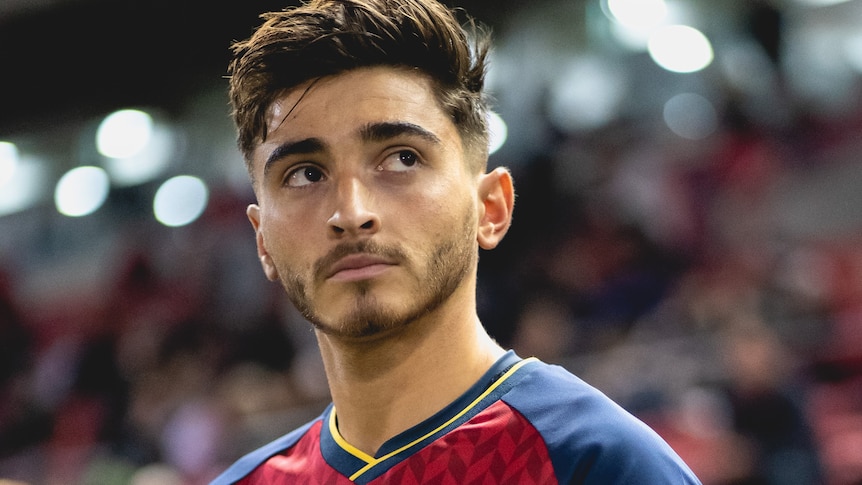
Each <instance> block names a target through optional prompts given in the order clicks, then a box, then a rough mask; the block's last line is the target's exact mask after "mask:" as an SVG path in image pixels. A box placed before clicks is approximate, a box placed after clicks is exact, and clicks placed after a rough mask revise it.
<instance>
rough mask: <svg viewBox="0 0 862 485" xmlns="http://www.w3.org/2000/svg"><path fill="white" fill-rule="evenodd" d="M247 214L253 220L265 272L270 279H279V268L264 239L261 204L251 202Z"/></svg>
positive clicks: (259, 254) (258, 254)
mask: <svg viewBox="0 0 862 485" xmlns="http://www.w3.org/2000/svg"><path fill="white" fill-rule="evenodd" d="M245 214H246V215H247V216H248V220H249V221H251V226H252V227H253V228H254V237H255V241H256V242H257V257H258V259H260V265H261V266H262V267H263V272H264V274H266V277H267V279H269V280H270V281H278V270H277V269H276V268H275V264H274V263H273V262H272V257H271V256H270V255H269V253H268V252H267V251H266V244H265V242H264V240H263V231H262V230H261V227H260V206H258V205H257V204H251V205H249V206H248V209H246V211H245Z"/></svg>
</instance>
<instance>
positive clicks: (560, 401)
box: [503, 362, 700, 485]
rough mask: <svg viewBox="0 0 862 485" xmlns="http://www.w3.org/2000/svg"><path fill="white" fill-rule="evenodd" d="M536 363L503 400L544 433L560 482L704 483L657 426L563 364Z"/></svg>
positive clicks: (686, 484)
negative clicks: (658, 430) (638, 417)
mask: <svg viewBox="0 0 862 485" xmlns="http://www.w3.org/2000/svg"><path fill="white" fill-rule="evenodd" d="M533 366H534V369H532V372H530V373H529V374H528V375H525V376H524V378H523V379H522V380H521V381H520V382H519V383H518V384H517V385H516V386H514V388H513V389H512V390H511V391H510V392H509V393H508V394H507V395H506V396H505V397H504V398H503V400H504V401H506V403H507V404H509V405H510V406H512V407H513V408H514V409H516V410H517V411H518V412H520V413H521V414H522V415H523V416H524V417H525V418H526V419H527V420H528V421H529V422H530V423H531V424H532V425H533V426H534V427H535V428H536V430H537V431H538V432H539V434H541V435H542V437H543V438H544V441H545V443H546V445H547V447H548V452H549V454H550V457H551V462H552V463H553V466H554V470H555V472H556V474H557V479H558V481H559V483H568V484H584V485H592V484H596V485H598V484H602V485H608V484H617V483H620V484H622V483H624V484H627V485H640V484H642V485H655V484H680V485H696V484H700V481H699V480H698V479H697V477H695V476H694V474H693V473H692V472H691V470H690V469H689V468H688V466H687V465H686V464H685V463H684V462H683V461H682V459H681V458H680V457H679V456H678V455H677V454H676V453H675V452H674V451H673V450H672V449H671V447H670V446H669V445H668V444H667V443H666V442H665V441H664V440H663V439H661V437H659V436H658V434H657V433H656V432H655V431H653V430H652V429H650V428H649V427H648V426H647V425H646V424H644V423H643V422H641V421H640V420H638V419H637V418H635V417H634V416H632V415H631V414H629V413H628V412H627V411H625V410H624V409H622V408H621V407H620V406H618V405H617V404H616V403H614V402H613V401H611V400H610V399H609V398H608V397H607V396H605V395H604V394H602V393H601V392H599V391H598V390H596V389H595V388H593V387H592V386H590V385H588V384H586V383H585V382H583V381H582V380H580V379H578V378H577V377H575V376H574V375H572V374H571V373H569V372H568V371H566V370H565V369H563V368H562V367H557V366H549V365H547V364H544V363H542V362H537V363H535V364H533ZM524 370H526V369H524Z"/></svg>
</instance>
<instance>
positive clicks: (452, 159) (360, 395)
mask: <svg viewBox="0 0 862 485" xmlns="http://www.w3.org/2000/svg"><path fill="white" fill-rule="evenodd" d="M431 86H432V85H431V81H430V80H429V79H428V78H427V77H425V76H424V75H422V74H420V73H419V72H418V71H413V70H406V69H400V68H392V67H374V68H361V69H356V70H353V71H348V72H346V73H343V74H339V75H336V76H330V77H326V78H321V79H316V80H312V81H309V82H307V83H306V84H304V85H301V86H299V87H297V88H296V89H293V90H291V91H289V92H287V93H285V94H283V95H282V96H280V97H279V98H278V99H277V100H276V101H275V102H274V103H273V104H272V106H271V107H270V109H269V117H268V126H269V128H268V135H267V139H266V141H265V142H263V143H262V144H260V145H259V146H258V147H257V148H256V149H255V150H254V152H253V154H252V177H253V183H254V187H255V192H256V195H257V199H258V203H257V204H253V205H251V206H249V208H248V217H249V220H250V221H251V223H252V226H253V227H254V229H255V235H256V241H257V247H258V256H259V258H260V261H261V264H262V266H263V269H264V272H265V273H266V275H267V277H268V278H269V279H271V280H273V281H280V282H281V284H282V286H283V287H284V288H285V291H286V293H287V295H288V297H289V298H290V299H291V301H292V302H293V303H294V304H295V305H296V306H297V308H299V309H300V311H302V312H303V314H304V315H305V316H306V318H307V319H308V320H309V321H310V322H312V324H313V325H314V327H315V331H316V335H317V338H318V343H319V345H320V349H321V353H322V355H323V358H324V364H325V366H326V372H327V378H328V380H329V385H330V390H331V392H332V397H333V401H334V403H335V406H336V411H337V415H338V423H339V425H338V426H339V432H340V433H341V434H342V436H343V437H344V438H345V439H346V440H347V441H348V442H350V443H351V444H352V445H353V446H355V447H356V448H357V449H358V450H361V451H362V452H364V453H368V454H373V453H374V452H375V451H376V450H377V448H378V447H379V446H380V445H381V444H382V443H383V442H384V441H385V440H386V439H388V438H391V437H392V436H394V435H395V434H397V433H398V432H401V431H404V430H406V429H407V428H409V427H411V426H413V425H415V424H417V423H418V422H420V421H421V420H423V419H425V418H427V417H429V416H430V415H432V414H433V413H434V412H436V411H437V410H439V409H441V408H442V407H444V406H445V405H446V404H448V403H449V402H450V401H451V400H453V399H455V398H456V397H457V396H458V395H460V394H461V393H462V392H464V391H465V390H466V389H467V388H468V387H469V386H470V385H471V384H472V383H473V382H474V381H475V380H476V379H477V378H478V377H480V376H481V375H482V373H484V372H485V370H487V368H488V367H489V366H490V365H491V364H492V363H493V362H494V361H495V360H496V359H497V358H498V357H499V356H500V355H501V354H502V352H503V351H502V349H501V348H500V347H499V346H497V345H496V343H494V342H493V341H492V340H491V339H490V337H489V336H488V335H487V333H486V332H485V330H484V328H483V327H482V325H481V323H480V322H479V319H478V317H477V316H476V301H475V291H476V262H477V257H478V254H477V253H478V249H479V247H481V248H484V249H491V248H493V247H495V246H496V245H497V244H498V243H499V241H500V240H501V239H502V237H503V236H504V235H505V233H506V230H507V229H508V227H509V223H510V221H511V212H512V206H513V201H514V191H513V188H512V181H511V177H510V175H509V173H508V171H506V170H505V169H496V170H494V171H491V172H489V173H478V172H476V171H475V170H473V169H470V168H469V167H475V166H478V165H481V164H476V163H470V162H471V160H468V159H467V158H466V157H467V155H466V154H465V150H464V147H463V145H462V140H461V138H460V136H459V133H458V130H457V128H456V127H455V125H454V124H453V123H452V121H451V120H450V119H449V118H448V117H447V116H446V114H445V113H444V112H443V110H442V109H441V108H440V106H439V105H438V104H437V102H436V101H435V98H434V96H433V91H432V89H431ZM473 162H475V161H473ZM429 390H433V391H432V392H429Z"/></svg>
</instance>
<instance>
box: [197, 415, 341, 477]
mask: <svg viewBox="0 0 862 485" xmlns="http://www.w3.org/2000/svg"><path fill="white" fill-rule="evenodd" d="M324 414H325V413H324ZM321 419H323V415H321V416H318V417H317V418H315V419H314V420H312V421H309V422H308V423H306V424H304V425H303V426H301V427H299V428H296V429H295V430H293V431H291V432H290V433H288V434H286V435H284V436H282V437H280V438H278V439H276V440H273V441H271V442H270V443H267V444H266V445H264V446H261V447H260V448H258V449H256V450H254V451H252V452H250V453H248V454H247V455H245V456H243V457H242V458H240V459H239V460H237V461H236V462H234V463H233V464H232V465H231V466H230V467H229V468H228V469H227V470H225V471H224V472H222V474H221V475H219V476H218V477H216V478H215V479H214V480H213V481H212V482H210V484H209V485H231V484H235V483H237V482H239V481H240V480H242V479H243V478H244V477H246V476H248V475H249V474H250V473H251V472H253V471H254V470H255V469H256V468H258V467H259V466H260V465H262V464H263V463H264V462H265V461H266V460H268V459H270V458H271V457H273V456H275V455H277V454H279V453H281V452H283V451H285V450H287V449H289V448H290V447H292V446H293V445H295V444H296V443H297V442H298V441H299V439H300V438H302V437H303V436H305V434H306V433H307V432H308V430H309V429H311V427H312V426H314V424H315V423H317V422H319V421H320V420H321Z"/></svg>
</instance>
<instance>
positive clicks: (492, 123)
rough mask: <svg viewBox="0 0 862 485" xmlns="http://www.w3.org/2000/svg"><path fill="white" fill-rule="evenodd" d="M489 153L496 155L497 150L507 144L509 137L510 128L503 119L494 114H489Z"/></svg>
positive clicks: (491, 112)
mask: <svg viewBox="0 0 862 485" xmlns="http://www.w3.org/2000/svg"><path fill="white" fill-rule="evenodd" d="M488 134H489V135H490V136H489V139H488V153H489V154H493V153H496V152H497V150H499V149H500V148H502V147H503V145H504V144H505V143H506V138H507V137H508V136H509V128H508V126H507V125H506V121H505V120H503V118H502V117H501V116H500V115H499V114H497V113H495V112H493V111H490V112H488Z"/></svg>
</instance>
